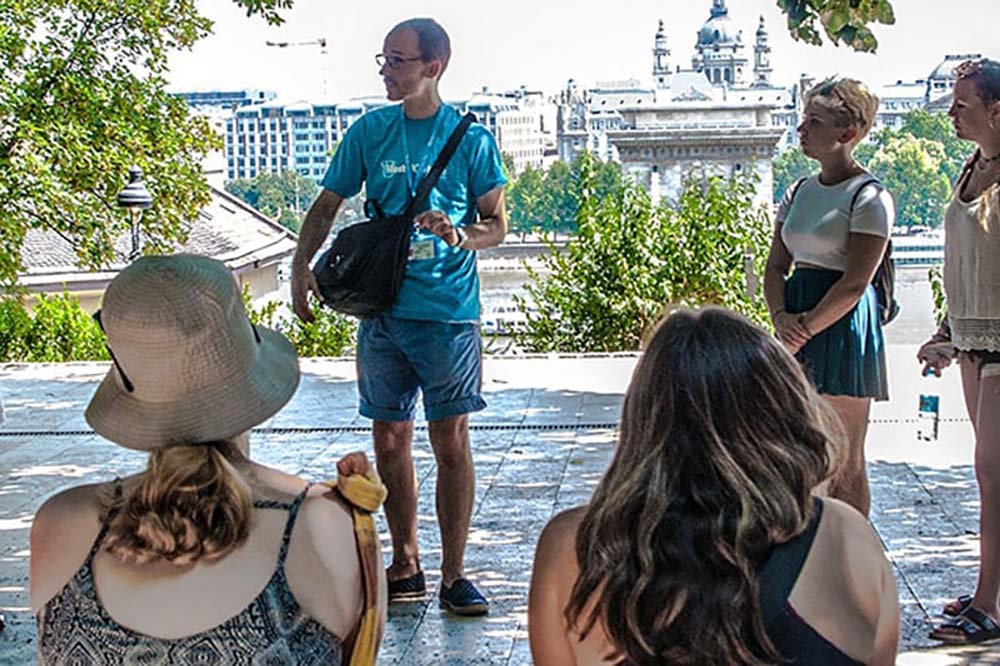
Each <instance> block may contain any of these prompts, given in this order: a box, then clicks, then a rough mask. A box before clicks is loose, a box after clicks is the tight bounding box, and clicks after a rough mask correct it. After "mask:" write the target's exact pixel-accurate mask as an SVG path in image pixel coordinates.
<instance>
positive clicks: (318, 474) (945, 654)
mask: <svg viewBox="0 0 1000 666" xmlns="http://www.w3.org/2000/svg"><path fill="white" fill-rule="evenodd" d="M914 355H915V347H913V346H906V345H895V346H891V347H890V353H889V365H890V375H891V377H892V378H893V387H892V396H893V397H892V400H891V401H889V402H886V403H878V404H876V405H875V407H874V408H873V410H872V417H871V421H872V425H871V429H870V431H869V437H868V446H867V451H868V458H869V475H870V477H871V480H872V486H873V508H872V524H873V526H874V527H875V529H876V530H877V531H878V533H879V536H880V537H881V539H882V541H883V543H884V544H885V547H886V552H887V555H888V557H889V558H890V560H891V561H892V563H893V565H894V570H895V573H896V577H897V581H898V584H899V591H900V603H901V608H902V629H903V630H902V646H901V652H902V653H903V654H901V656H900V659H899V661H898V664H899V665H900V666H924V665H925V664H926V665H932V664H933V665H934V666H950V665H956V666H957V665H958V664H987V663H998V661H1000V647H997V646H993V647H982V646H980V647H974V648H969V649H966V650H965V651H964V652H963V651H962V650H941V649H940V648H938V649H933V650H931V649H929V648H930V647H931V641H929V640H928V639H926V634H927V631H928V629H929V627H930V626H931V623H932V622H933V621H934V620H935V615H934V614H935V613H936V612H938V611H939V609H940V608H941V605H942V603H943V602H944V601H945V600H947V599H949V598H951V597H954V596H956V595H957V594H958V593H960V592H968V591H971V590H972V589H973V587H974V585H975V580H976V559H977V554H978V542H977V538H976V531H977V529H978V520H977V516H978V511H979V503H978V496H977V492H976V483H975V477H974V474H973V468H972V433H971V431H970V426H969V422H968V420H966V419H965V418H964V413H963V408H962V404H961V403H962V400H961V394H960V386H959V378H958V373H957V372H956V371H954V370H952V371H950V372H948V373H946V375H945V377H944V378H943V379H920V378H918V376H917V366H916V362H915V361H914V360H913V359H914ZM636 358H637V356H636V355H635V354H620V355H604V356H565V355H564V356H555V355H552V356H536V357H502V358H501V357H488V358H487V361H486V365H485V378H484V389H485V392H486V399H487V402H488V403H489V407H488V408H487V409H486V410H485V411H483V412H480V413H478V414H476V415H474V417H473V419H472V424H473V432H472V442H473V455H474V459H475V465H476V475H477V487H476V503H475V508H474V514H473V518H472V532H471V534H470V539H469V550H468V555H467V565H468V569H469V573H470V577H472V578H473V579H474V580H476V581H478V582H479V583H481V584H482V586H483V588H484V589H485V590H486V591H487V593H488V594H489V596H490V598H491V600H492V604H493V607H492V610H491V613H490V615H489V617H488V618H485V619H478V620H477V619H460V618H454V617H451V616H448V615H446V614H444V613H443V612H441V611H440V610H439V609H438V608H437V604H436V601H435V600H434V599H433V598H428V599H427V600H426V601H420V602H413V603H408V604H401V605H394V606H392V607H391V610H390V618H389V623H388V627H387V633H386V638H385V642H384V644H383V650H382V653H381V658H380V660H379V663H382V664H444V663H447V664H473V663H476V664H511V665H515V664H518V665H519V664H528V663H530V654H529V649H528V644H527V629H526V608H527V588H528V584H529V581H530V574H531V562H532V558H533V553H534V546H535V543H536V541H537V538H538V535H539V533H540V531H541V529H542V527H543V526H544V525H545V522H546V521H547V520H548V519H549V518H550V517H551V516H552V515H553V514H554V513H555V512H557V511H561V510H563V509H565V508H569V507H572V506H576V505H579V504H583V503H585V502H587V501H588V498H589V496H590V493H591V491H592V489H593V487H594V485H595V484H596V483H597V481H598V480H599V478H600V477H601V475H602V474H603V472H604V470H605V468H606V466H607V464H608V461H609V460H610V457H611V455H612V452H613V447H614V442H615V424H616V421H617V418H618V414H619V410H620V407H621V400H622V393H623V391H624V389H625V387H626V385H627V382H628V379H629V376H630V373H631V370H632V367H633V366H634V364H635V360H636ZM106 369H107V366H106V365H105V364H98V363H74V364H40V365H9V366H4V367H0V392H2V398H3V401H4V404H5V407H6V421H5V422H4V423H3V424H2V425H0V489H2V490H0V561H2V563H3V567H2V569H0V613H3V614H5V615H6V618H7V624H8V626H7V629H6V630H4V631H2V632H0V665H5V664H9V665H15V664H16V665H18V666H20V665H21V664H25V663H30V662H31V660H32V656H33V654H34V650H35V644H34V641H35V633H34V632H35V630H34V620H33V618H32V617H31V615H30V613H29V611H28V609H27V573H28V556H29V552H28V532H29V529H30V526H31V521H32V517H33V515H34V513H35V511H36V510H37V508H38V506H39V505H40V504H41V502H42V501H43V500H44V499H45V498H46V497H48V496H50V495H51V494H53V493H55V492H57V491H59V490H61V489H64V488H67V487H69V486H72V485H76V484H80V483H88V482H94V481H101V480H107V479H110V478H112V477H114V476H116V475H127V474H131V473H134V472H136V471H138V470H140V469H141V468H142V466H143V464H144V456H143V455H141V454H139V453H136V452H133V451H128V450H125V449H122V448H119V447H117V446H114V445H112V444H110V443H109V442H107V441H105V440H103V439H101V438H100V437H98V436H97V435H95V434H93V433H92V432H90V431H89V430H88V428H87V426H86V424H85V422H84V420H83V409H84V406H85V405H86V404H87V401H88V400H89V398H90V396H91V394H92V393H93V391H94V390H95V389H96V386H97V383H98V381H99V380H100V378H101V377H102V376H103V374H104V373H105V372H106ZM302 369H303V380H302V384H301V386H300V388H299V391H298V393H297V394H296V396H295V398H294V399H293V400H292V402H291V403H289V405H288V406H287V407H286V408H285V409H284V410H282V411H281V412H280V413H279V414H278V415H276V416H275V417H274V418H272V419H271V420H270V421H268V422H267V423H264V424H262V426H261V427H260V428H259V429H258V430H257V431H255V433H254V437H253V441H254V457H255V458H257V459H259V460H260V461H261V462H264V463H265V464H270V465H273V466H275V467H278V468H280V469H283V470H285V471H288V472H292V473H296V474H300V475H302V476H304V477H305V478H309V479H314V480H317V479H324V478H327V477H329V476H331V475H333V474H334V469H335V467H334V465H335V463H336V461H337V459H338V458H339V456H341V455H342V454H344V453H346V452H348V451H352V450H356V449H364V450H368V451H369V452H370V451H371V444H370V438H371V435H370V432H369V430H368V428H369V422H368V421H367V420H366V419H363V418H361V417H359V416H358V415H357V411H356V392H355V391H356V389H355V383H354V362H353V360H352V359H308V360H304V361H303V362H302ZM921 392H936V393H938V394H939V395H940V396H941V408H942V414H941V416H942V423H941V428H940V436H939V438H938V439H937V440H936V441H924V440H920V439H918V437H917V432H918V430H919V429H923V430H925V431H926V426H927V423H926V422H921V421H919V420H918V419H917V418H916V417H917V409H916V406H917V395H918V393H921ZM414 458H415V461H416V468H417V470H416V471H417V477H418V480H419V484H420V500H419V502H420V504H419V509H418V514H419V521H420V538H421V549H422V555H423V558H424V565H425V568H426V571H427V573H428V575H429V583H430V584H431V585H432V586H433V585H436V584H437V582H438V581H437V579H438V577H439V575H440V574H439V571H438V569H437V567H438V563H439V558H440V548H439V543H438V533H437V528H436V522H435V518H434V489H435V464H434V458H433V456H432V454H431V453H430V449H429V446H428V442H427V436H426V431H425V430H422V429H418V431H417V435H416V442H415V444H414ZM379 529H380V532H381V534H382V542H383V545H384V546H385V547H387V546H388V540H387V539H388V537H387V531H386V526H385V521H384V517H383V516H382V515H381V514H380V515H379ZM386 552H388V551H386Z"/></svg>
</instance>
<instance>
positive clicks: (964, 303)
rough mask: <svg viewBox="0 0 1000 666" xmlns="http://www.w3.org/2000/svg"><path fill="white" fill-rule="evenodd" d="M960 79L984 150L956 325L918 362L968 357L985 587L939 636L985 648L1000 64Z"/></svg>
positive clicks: (996, 512)
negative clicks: (979, 644)
mask: <svg viewBox="0 0 1000 666" xmlns="http://www.w3.org/2000/svg"><path fill="white" fill-rule="evenodd" d="M956 74H957V76H958V80H957V82H956V84H955V90H954V99H953V102H952V105H951V108H950V109H949V110H948V115H950V116H951V117H952V120H953V121H954V124H955V131H956V133H957V134H958V136H959V138H962V139H968V140H970V141H974V142H975V143H976V145H977V149H976V152H975V154H974V155H973V156H972V158H971V159H970V160H969V161H968V162H967V163H966V165H965V169H964V170H963V171H962V174H961V175H960V176H959V178H958V182H957V183H956V184H955V192H954V194H953V196H952V199H951V203H950V204H949V206H948V208H947V210H946V211H945V217H944V225H945V246H944V286H945V294H946V296H947V302H948V317H947V319H946V320H945V323H944V324H943V325H942V327H941V328H940V329H939V330H938V332H937V333H936V334H935V335H934V336H933V337H931V339H930V340H929V341H928V342H927V343H926V344H924V346H923V347H921V348H920V351H919V353H918V355H917V357H918V359H919V360H920V361H922V362H923V363H924V364H925V367H924V371H925V372H934V373H935V374H940V372H941V369H942V368H944V367H945V366H946V365H948V364H949V363H950V362H951V359H952V357H953V356H955V352H956V350H957V352H958V358H959V367H960V368H961V371H962V387H963V389H964V393H965V404H966V408H967V409H968V412H969V418H970V419H971V420H972V424H973V427H974V430H975V434H976V458H975V462H976V478H977V480H978V482H979V498H980V513H979V550H980V569H979V582H978V584H977V585H976V590H975V592H974V594H972V595H962V596H960V597H959V598H958V599H956V600H955V601H952V602H951V603H949V604H948V605H947V606H945V611H944V612H945V614H946V615H952V616H955V617H954V619H952V620H951V621H949V622H947V623H945V624H944V625H942V626H940V627H938V628H937V629H935V630H934V632H933V633H932V634H931V637H932V638H936V639H939V640H942V641H945V642H948V643H979V642H982V641H986V640H992V639H995V638H1000V608H998V605H997V597H998V595H1000V62H997V61H995V60H987V59H983V60H976V61H969V62H966V63H964V64H963V65H961V66H960V67H959V68H957V69H956Z"/></svg>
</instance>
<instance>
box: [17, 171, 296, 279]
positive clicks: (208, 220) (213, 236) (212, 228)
mask: <svg viewBox="0 0 1000 666" xmlns="http://www.w3.org/2000/svg"><path fill="white" fill-rule="evenodd" d="M295 242H296V236H295V234H293V233H292V232H291V231H288V230H287V229H285V228H284V227H282V226H281V225H280V224H278V223H277V222H275V221H273V220H271V219H269V218H268V217H266V216H265V215H263V214H262V213H260V212H259V211H257V210H256V209H254V208H252V207H251V206H249V205H247V204H245V203H244V202H242V201H241V200H239V199H237V198H236V197H234V196H232V195H231V194H229V193H227V192H223V191H222V190H217V189H215V188H211V201H210V202H209V204H208V205H207V206H205V208H203V209H202V210H201V212H200V213H199V214H198V217H197V218H196V219H195V220H194V222H193V223H192V224H191V225H190V227H189V228H188V238H187V241H186V242H185V243H183V244H181V245H179V246H178V247H177V248H176V250H177V252H192V253H195V254H203V255H206V256H209V257H213V258H215V259H218V260H219V261H222V262H223V263H225V264H226V265H227V266H228V267H229V268H230V269H231V270H233V271H239V270H241V269H244V268H247V267H249V266H261V265H265V266H266V265H269V264H272V263H276V262H278V261H280V260H281V259H283V258H285V257H287V256H289V255H290V254H292V253H293V252H294V251H295ZM114 245H115V254H116V259H115V261H114V263H113V264H112V265H111V266H109V267H108V268H107V269H106V270H105V271H101V272H99V273H93V272H91V271H88V270H86V269H83V268H80V267H79V266H78V265H77V257H76V252H75V251H74V250H73V247H72V245H70V243H69V242H68V241H66V240H65V239H64V238H62V237H61V236H59V235H58V234H56V233H55V232H52V231H46V230H39V229H32V230H30V231H29V232H28V233H27V235H26V237H25V241H24V246H23V249H22V252H21V256H22V261H23V263H24V268H25V270H24V272H23V273H22V274H21V280H20V281H21V282H22V284H25V285H26V286H32V285H33V284H34V285H39V284H43V283H53V282H55V283H60V282H66V283H72V282H74V281H77V280H79V281H83V282H92V281H93V280H94V279H95V278H97V279H102V278H103V276H104V275H105V274H107V273H112V274H113V273H115V272H117V271H118V270H121V268H122V267H124V265H125V263H126V257H127V256H128V252H129V249H130V248H131V241H130V239H129V235H128V234H127V233H125V234H122V235H121V236H119V237H118V238H116V239H115V243H114ZM98 276H100V277H98Z"/></svg>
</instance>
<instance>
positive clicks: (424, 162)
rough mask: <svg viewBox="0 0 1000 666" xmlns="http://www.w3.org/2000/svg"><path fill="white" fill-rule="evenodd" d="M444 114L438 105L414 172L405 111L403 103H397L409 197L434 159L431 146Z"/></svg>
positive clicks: (439, 130) (441, 107)
mask: <svg viewBox="0 0 1000 666" xmlns="http://www.w3.org/2000/svg"><path fill="white" fill-rule="evenodd" d="M444 115H445V114H444V105H441V106H439V107H438V110H437V115H436V117H435V118H434V128H433V129H432V130H431V135H430V137H429V138H428V139H427V144H426V145H425V146H424V147H423V150H422V151H421V155H420V165H419V166H418V167H417V172H416V173H414V172H413V166H412V164H413V163H412V162H411V161H410V137H409V135H408V133H407V131H406V112H405V111H404V110H403V105H402V104H400V105H399V116H400V122H401V123H402V127H403V159H404V160H405V161H406V187H407V189H408V190H409V192H410V196H411V197H413V196H416V195H417V186H418V185H419V184H420V179H421V178H423V177H424V176H425V175H426V174H427V172H428V171H429V170H430V168H431V162H432V161H433V159H434V156H433V155H432V151H431V148H432V146H434V144H435V143H436V142H437V137H438V134H439V133H440V132H441V125H442V124H443V119H444Z"/></svg>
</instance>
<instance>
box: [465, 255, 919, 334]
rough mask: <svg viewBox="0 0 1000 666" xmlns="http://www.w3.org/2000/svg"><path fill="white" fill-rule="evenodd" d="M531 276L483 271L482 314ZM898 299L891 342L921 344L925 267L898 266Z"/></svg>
mask: <svg viewBox="0 0 1000 666" xmlns="http://www.w3.org/2000/svg"><path fill="white" fill-rule="evenodd" d="M530 279H531V278H530V277H529V276H528V272H527V271H526V270H490V271H486V270H483V271H480V272H479V281H480V300H481V301H482V304H483V317H484V318H486V317H488V313H490V312H496V311H497V310H500V309H506V308H509V307H511V306H512V305H513V295H514V294H521V295H524V296H526V295H527V294H526V293H525V290H524V285H525V283H526V282H528V281H529V280H530ZM896 300H897V301H898V302H899V306H900V311H899V315H898V316H897V317H896V319H894V320H893V321H892V323H891V324H889V325H888V326H886V327H885V338H886V342H887V343H888V344H909V345H916V344H921V343H923V342H924V341H925V340H927V338H928V337H930V335H931V333H933V332H934V330H935V329H936V328H937V327H936V326H935V325H934V301H933V299H932V296H931V285H930V281H929V280H928V277H927V269H926V268H898V269H896Z"/></svg>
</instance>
